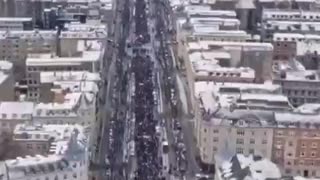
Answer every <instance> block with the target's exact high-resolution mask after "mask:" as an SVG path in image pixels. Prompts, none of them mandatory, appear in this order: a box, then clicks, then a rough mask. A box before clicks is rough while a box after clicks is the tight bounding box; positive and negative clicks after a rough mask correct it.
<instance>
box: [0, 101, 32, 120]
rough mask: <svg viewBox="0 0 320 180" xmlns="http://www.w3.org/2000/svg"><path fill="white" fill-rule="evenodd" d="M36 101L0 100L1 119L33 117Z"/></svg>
mask: <svg viewBox="0 0 320 180" xmlns="http://www.w3.org/2000/svg"><path fill="white" fill-rule="evenodd" d="M33 108H34V103H32V102H0V115H1V119H14V120H15V119H31V118H32V113H33Z"/></svg>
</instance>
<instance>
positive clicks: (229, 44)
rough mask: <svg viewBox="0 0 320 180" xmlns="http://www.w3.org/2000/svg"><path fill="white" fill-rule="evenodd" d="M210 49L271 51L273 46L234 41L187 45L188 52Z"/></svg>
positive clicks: (197, 42) (203, 42)
mask: <svg viewBox="0 0 320 180" xmlns="http://www.w3.org/2000/svg"><path fill="white" fill-rule="evenodd" d="M211 47H215V48H216V47H237V48H239V49H242V50H250V49H251V50H261V51H272V50H273V46H272V44H270V43H259V42H234V41H227V42H226V41H195V42H189V43H188V49H189V50H208V49H211Z"/></svg>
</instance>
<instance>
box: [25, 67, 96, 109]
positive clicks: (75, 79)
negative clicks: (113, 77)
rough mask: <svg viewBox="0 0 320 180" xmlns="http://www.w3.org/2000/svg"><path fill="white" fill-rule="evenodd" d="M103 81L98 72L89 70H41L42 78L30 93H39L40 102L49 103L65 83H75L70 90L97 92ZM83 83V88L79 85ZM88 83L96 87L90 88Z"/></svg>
mask: <svg viewBox="0 0 320 180" xmlns="http://www.w3.org/2000/svg"><path fill="white" fill-rule="evenodd" d="M100 82H101V78H100V75H99V74H98V73H90V72H87V71H70V72H68V71H46V72H40V79H39V84H38V86H37V88H34V89H31V90H32V91H30V93H33V94H35V93H37V94H39V102H43V103H49V102H53V101H54V100H55V96H56V94H57V90H58V89H60V88H62V86H63V84H67V83H69V84H74V87H72V88H70V89H69V91H70V92H75V91H79V92H90V91H92V92H96V89H94V88H95V87H96V86H97V85H98V87H99V83H100ZM79 84H81V88H82V89H80V88H75V87H76V86H78V87H79ZM87 85H93V87H94V88H91V89H89V88H88V87H87ZM70 87H71V86H70Z"/></svg>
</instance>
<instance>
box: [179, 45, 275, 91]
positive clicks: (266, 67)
mask: <svg viewBox="0 0 320 180" xmlns="http://www.w3.org/2000/svg"><path fill="white" fill-rule="evenodd" d="M196 51H199V53H200V54H199V55H198V56H200V58H202V56H201V52H202V54H205V53H203V52H208V53H210V52H212V53H211V54H210V55H209V54H208V55H207V58H208V56H213V57H214V56H221V55H224V57H223V58H224V59H223V58H222V59H220V60H219V57H218V58H217V62H219V63H220V65H222V66H225V67H228V66H229V67H235V68H238V67H249V68H251V69H252V70H254V72H255V74H254V78H255V82H264V81H265V80H270V79H271V74H272V73H271V72H272V70H271V68H272V56H273V46H272V45H271V44H269V43H256V42H233V41H193V42H192V41H190V42H188V43H187V44H184V45H183V46H182V47H181V48H179V56H180V57H182V59H183V60H184V64H185V65H186V66H189V65H188V64H190V62H189V61H190V60H189V59H190V54H192V52H196ZM214 52H219V53H214ZM226 57H227V58H226ZM228 58H229V59H230V60H228ZM198 59H199V58H198ZM218 60H219V61H218ZM207 62H208V61H207ZM207 62H206V63H207ZM208 64H209V63H208ZM217 64H218V63H217ZM224 64H227V65H224ZM186 68H188V69H189V70H190V69H191V66H190V67H186ZM235 71H236V70H235ZM237 71H244V69H242V70H240V69H239V70H237ZM251 78H252V76H251ZM249 79H250V78H249ZM190 89H192V87H190Z"/></svg>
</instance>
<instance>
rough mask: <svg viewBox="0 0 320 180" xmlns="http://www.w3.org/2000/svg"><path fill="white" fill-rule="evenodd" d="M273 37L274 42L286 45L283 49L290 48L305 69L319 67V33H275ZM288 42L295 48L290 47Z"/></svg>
mask: <svg viewBox="0 0 320 180" xmlns="http://www.w3.org/2000/svg"><path fill="white" fill-rule="evenodd" d="M273 39H274V40H273V41H274V42H275V43H277V44H278V43H279V44H280V43H281V44H283V45H284V46H286V47H285V48H284V50H285V51H286V50H292V55H295V56H294V57H295V59H297V60H298V61H299V62H301V63H302V64H303V66H304V67H305V68H306V69H313V70H317V69H319V67H320V64H319V62H318V60H319V53H318V49H319V48H318V47H319V40H320V36H319V35H315V34H299V33H275V34H274V38H273ZM290 44H291V45H292V47H294V46H295V49H296V50H295V49H294V48H290V47H289V46H290ZM293 44H295V45H293ZM279 50H280V49H279Z"/></svg>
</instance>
